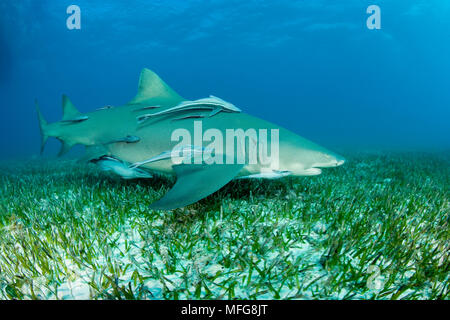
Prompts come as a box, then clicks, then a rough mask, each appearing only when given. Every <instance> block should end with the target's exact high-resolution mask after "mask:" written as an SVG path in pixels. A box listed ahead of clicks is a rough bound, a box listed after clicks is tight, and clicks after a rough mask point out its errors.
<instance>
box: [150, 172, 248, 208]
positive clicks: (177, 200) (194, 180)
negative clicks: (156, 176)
mask: <svg viewBox="0 0 450 320" xmlns="http://www.w3.org/2000/svg"><path fill="white" fill-rule="evenodd" d="M243 166H244V165H243V164H211V165H207V164H179V165H175V166H173V169H174V171H175V173H176V174H177V182H176V183H175V185H174V186H173V188H172V189H170V190H169V192H167V193H166V195H165V196H164V197H163V198H162V199H161V200H158V201H156V202H155V203H153V204H151V205H150V208H151V209H155V210H172V209H176V208H181V207H184V206H187V205H189V204H192V203H194V202H197V201H199V200H200V199H203V198H205V197H207V196H209V195H210V194H211V193H213V192H216V191H217V190H219V189H220V188H222V187H223V186H224V185H226V184H227V183H228V182H229V181H230V180H232V179H233V178H234V177H235V176H236V175H237V174H238V173H239V171H241V169H242V168H243ZM205 181H208V183H205Z"/></svg>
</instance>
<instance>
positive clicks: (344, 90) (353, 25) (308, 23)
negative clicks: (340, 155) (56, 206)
mask: <svg viewBox="0 0 450 320" xmlns="http://www.w3.org/2000/svg"><path fill="white" fill-rule="evenodd" d="M71 4H76V5H78V6H79V8H80V9H81V29H80V30H76V29H75V30H69V29H68V28H67V26H66V20H67V18H68V17H69V15H68V14H67V13H66V9H67V7H68V6H69V5H71ZM369 5H378V6H379V8H380V10H381V29H379V30H378V29H373V30H370V29H368V27H367V24H366V20H367V19H368V17H369V14H367V13H366V9H367V7H368V6H369ZM449 17H450V1H447V0H423V1H420V0H411V1H392V0H391V1H380V0H371V1H365V0H348V1H341V2H340V4H338V3H337V1H331V0H328V1H326V0H322V1H319V0H303V1H293V0H276V1H251V0H246V1H234V0H214V1H206V0H202V1H200V0H198V1H188V0H182V1H181V0H180V1H162V0H158V1H156V0H146V1H144V0H140V1H88V0H74V1H62V0H39V1H36V0H21V1H15V0H1V1H0V108H1V109H0V110H1V116H0V135H1V138H0V150H1V153H0V156H1V157H2V158H6V157H16V156H31V155H33V154H37V153H38V152H39V145H40V138H39V128H38V124H37V120H36V114H35V110H34V99H35V98H37V99H38V100H39V102H40V104H41V108H42V111H43V113H44V115H45V117H46V118H47V119H48V120H49V121H57V120H59V119H60V118H61V114H62V112H61V94H62V93H66V94H68V96H69V97H70V98H71V100H72V101H73V102H74V104H75V105H76V106H77V108H78V109H79V110H81V111H84V112H87V111H91V110H93V109H95V108H98V107H101V106H104V105H109V104H111V105H120V104H124V103H126V102H127V101H129V100H130V99H131V98H132V97H133V96H134V95H135V94H136V90H137V82H138V77H139V72H140V70H141V69H142V68H144V67H147V68H150V69H152V70H154V71H156V72H157V73H158V74H159V75H160V76H161V77H162V78H163V79H164V80H165V81H166V82H167V83H168V84H169V85H170V86H171V87H172V88H174V89H175V90H176V91H177V92H179V93H180V94H181V95H182V96H184V97H186V98H188V99H198V98H203V97H206V96H208V95H210V94H213V95H216V96H219V97H222V98H224V99H226V100H227V101H230V102H232V103H234V104H235V105H237V106H239V107H240V108H241V109H243V110H244V111H245V112H247V113H250V114H253V115H256V116H259V117H261V118H264V119H267V120H270V121H272V122H274V123H277V124H279V125H282V126H284V127H286V128H288V129H291V130H292V131H294V132H296V133H298V134H300V135H302V136H304V137H307V138H309V139H311V140H313V141H315V142H317V143H320V144H321V145H324V146H327V147H334V148H338V149H339V148H353V149H357V150H361V149H373V148H384V149H420V150H425V149H427V150H428V149H436V148H437V149H446V148H449V147H450V126H449V118H450V58H449V57H450V19H449ZM57 146H58V143H57V142H55V141H53V143H51V144H50V148H48V149H49V150H46V154H47V155H52V154H54V153H56V149H57Z"/></svg>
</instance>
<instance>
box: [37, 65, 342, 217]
mask: <svg viewBox="0 0 450 320" xmlns="http://www.w3.org/2000/svg"><path fill="white" fill-rule="evenodd" d="M35 104H36V110H37V115H38V120H39V128H40V132H41V153H42V152H43V150H44V147H45V144H46V141H47V140H48V138H50V137H54V138H56V139H58V140H60V141H61V143H62V146H61V151H60V152H59V156H61V155H64V154H65V153H67V152H68V151H69V150H70V149H71V148H72V147H73V146H74V145H77V144H81V145H84V146H85V147H86V156H85V159H86V160H87V161H90V162H93V163H97V164H98V165H99V166H100V167H101V169H102V170H105V171H107V172H113V173H115V174H118V175H120V176H122V177H123V178H125V179H135V178H151V177H153V174H154V173H156V174H169V175H173V176H176V182H175V184H174V185H173V187H172V188H171V189H170V190H169V191H168V192H167V193H166V194H165V195H164V196H163V197H162V198H161V199H159V200H157V201H155V202H154V203H152V204H151V206H150V208H151V209H154V210H172V209H176V208H181V207H185V206H187V205H190V204H193V203H195V202H197V201H199V200H201V199H203V198H205V197H207V196H208V195H210V194H212V193H214V192H216V191H217V190H219V189H220V188H222V187H223V186H225V185H226V184H227V183H229V182H230V181H231V180H233V179H279V178H283V177H286V176H314V175H319V174H321V172H322V169H323V168H331V167H338V166H341V165H342V164H344V162H345V159H344V157H343V156H341V155H339V154H337V153H334V152H332V151H330V150H328V149H326V148H324V147H322V146H320V145H318V144H316V143H314V142H312V141H310V140H308V139H305V138H303V137H301V136H300V135H298V134H296V133H294V132H292V131H290V130H288V129H285V128H283V127H280V126H278V125H276V124H273V123H271V122H269V121H266V120H263V119H260V118H258V117H254V116H252V115H250V114H247V113H245V112H243V111H242V110H241V109H240V108H238V107H236V106H235V105H234V104H231V103H229V102H227V101H225V100H223V99H221V98H218V97H216V96H213V95H210V96H209V97H207V98H202V99H198V100H187V99H185V98H183V97H182V96H180V95H179V94H178V93H177V92H175V91H174V90H173V89H172V88H170V87H169V86H168V85H167V84H166V83H165V82H164V81H163V80H162V79H161V78H160V77H159V76H158V75H157V74H156V73H155V72H153V71H151V70H149V69H143V70H142V72H141V74H140V78H139V85H138V92H137V94H136V96H135V97H134V98H133V99H132V100H130V101H129V102H127V103H126V104H124V105H121V106H114V107H108V108H105V107H101V108H98V109H95V110H94V111H92V112H87V113H81V112H79V111H78V110H77V109H76V107H75V106H74V104H73V103H72V102H71V101H70V100H69V98H68V97H67V96H66V95H63V97H62V109H63V117H62V120H61V121H57V122H54V123H48V122H47V121H46V120H45V118H44V117H43V115H42V113H41V111H40V107H39V105H38V102H37V100H36V101H35ZM269 132H270V133H271V134H270V135H269V134H268V133H269ZM224 137H225V138H224ZM205 144H207V145H206V146H205ZM252 150H253V151H254V150H256V151H254V152H252ZM269 153H270V154H271V155H270V156H268V154H269ZM275 156H276V157H275Z"/></svg>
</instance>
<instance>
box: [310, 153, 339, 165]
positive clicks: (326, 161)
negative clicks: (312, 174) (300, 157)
mask: <svg viewBox="0 0 450 320" xmlns="http://www.w3.org/2000/svg"><path fill="white" fill-rule="evenodd" d="M314 153H315V154H314V157H313V158H314V162H313V164H312V166H311V167H312V168H331V167H338V166H340V165H343V164H344V163H345V158H344V157H343V156H340V155H338V154H337V153H334V152H330V151H316V152H314Z"/></svg>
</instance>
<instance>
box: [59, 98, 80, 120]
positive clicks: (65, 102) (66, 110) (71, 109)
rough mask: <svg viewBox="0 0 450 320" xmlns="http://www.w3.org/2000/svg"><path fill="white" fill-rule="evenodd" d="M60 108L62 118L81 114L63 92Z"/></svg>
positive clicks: (66, 118) (68, 118)
mask: <svg viewBox="0 0 450 320" xmlns="http://www.w3.org/2000/svg"><path fill="white" fill-rule="evenodd" d="M62 108H63V120H71V119H73V118H75V117H77V116H79V115H80V114H81V113H80V112H79V111H78V110H77V108H75V106H74V105H73V103H72V102H71V101H70V100H69V98H68V97H67V96H66V95H65V94H63V96H62Z"/></svg>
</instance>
